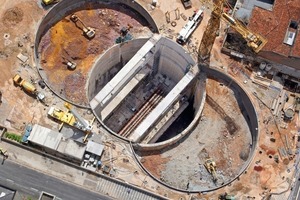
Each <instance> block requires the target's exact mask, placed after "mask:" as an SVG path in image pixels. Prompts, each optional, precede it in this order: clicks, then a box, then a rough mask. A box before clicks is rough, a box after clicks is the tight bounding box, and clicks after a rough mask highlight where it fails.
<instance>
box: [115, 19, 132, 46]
mask: <svg viewBox="0 0 300 200" xmlns="http://www.w3.org/2000/svg"><path fill="white" fill-rule="evenodd" d="M132 28H133V26H132V25H131V24H127V27H125V26H124V27H122V29H121V30H120V37H118V38H117V39H116V44H119V43H122V42H126V41H128V40H132V38H133V37H132V35H131V34H130V33H129V31H130V29H132Z"/></svg>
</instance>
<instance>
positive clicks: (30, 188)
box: [30, 187, 39, 192]
mask: <svg viewBox="0 0 300 200" xmlns="http://www.w3.org/2000/svg"><path fill="white" fill-rule="evenodd" d="M30 189H31V190H33V191H36V192H38V191H39V190H37V189H35V188H33V187H31V188H30Z"/></svg>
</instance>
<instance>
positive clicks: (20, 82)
mask: <svg viewBox="0 0 300 200" xmlns="http://www.w3.org/2000/svg"><path fill="white" fill-rule="evenodd" d="M13 81H14V84H15V85H17V86H20V87H21V88H22V89H23V90H24V91H25V92H27V93H29V94H31V95H33V96H35V97H37V98H38V99H39V100H41V101H43V100H44V99H45V95H44V94H42V93H41V92H38V91H37V89H36V88H35V87H34V85H32V84H31V83H30V82H28V81H26V80H25V79H23V78H22V77H21V76H20V75H19V74H16V75H15V76H14V78H13Z"/></svg>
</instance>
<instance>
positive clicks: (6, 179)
mask: <svg viewBox="0 0 300 200" xmlns="http://www.w3.org/2000/svg"><path fill="white" fill-rule="evenodd" d="M6 180H7V181H9V182H14V181H13V180H11V179H8V178H7V179H6Z"/></svg>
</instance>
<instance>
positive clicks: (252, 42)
mask: <svg viewBox="0 0 300 200" xmlns="http://www.w3.org/2000/svg"><path fill="white" fill-rule="evenodd" d="M221 17H222V19H223V20H224V21H226V22H227V23H229V25H230V26H231V27H232V28H233V29H234V30H236V31H237V32H238V33H239V34H241V35H242V36H243V38H244V39H245V40H246V41H247V45H248V46H249V47H251V48H252V49H253V50H254V51H255V52H256V53H258V52H259V51H260V50H261V49H262V48H263V47H264V46H265V45H266V44H267V39H265V38H264V37H263V36H261V35H260V34H258V33H254V32H252V31H250V30H249V29H248V28H247V27H245V26H244V25H243V24H242V23H240V22H239V21H238V20H235V19H234V18H233V17H231V16H229V15H228V14H226V13H222V15H221Z"/></svg>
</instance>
